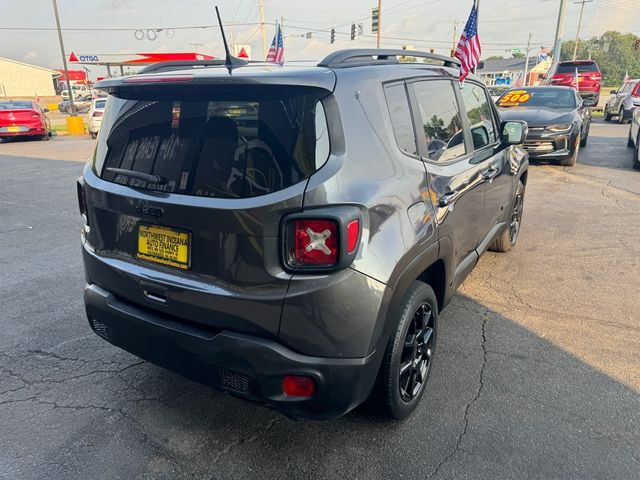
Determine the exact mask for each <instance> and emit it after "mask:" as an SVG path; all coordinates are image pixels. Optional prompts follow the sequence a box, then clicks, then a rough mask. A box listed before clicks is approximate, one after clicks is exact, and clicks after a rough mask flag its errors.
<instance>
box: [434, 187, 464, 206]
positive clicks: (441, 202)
mask: <svg viewBox="0 0 640 480" xmlns="http://www.w3.org/2000/svg"><path fill="white" fill-rule="evenodd" d="M459 196H460V192H455V191H454V192H447V193H445V194H444V195H442V196H441V197H440V198H439V199H438V206H439V207H440V208H444V207H448V206H449V205H451V204H452V203H453V202H455V201H456V200H457V199H458V197H459Z"/></svg>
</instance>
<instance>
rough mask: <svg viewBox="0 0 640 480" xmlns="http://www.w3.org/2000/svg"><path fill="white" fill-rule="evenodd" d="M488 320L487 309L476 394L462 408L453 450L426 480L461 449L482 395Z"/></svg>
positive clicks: (483, 320)
mask: <svg viewBox="0 0 640 480" xmlns="http://www.w3.org/2000/svg"><path fill="white" fill-rule="evenodd" d="M488 320H489V309H486V310H485V312H484V313H483V314H482V329H481V333H482V341H481V343H480V346H481V347H482V365H481V366H480V375H479V381H478V389H477V390H476V394H475V395H474V397H473V398H472V399H471V400H470V401H469V403H467V405H466V406H465V408H464V416H463V426H462V430H461V431H460V433H459V434H458V437H457V438H456V444H455V446H454V447H453V449H452V450H451V451H450V452H449V453H448V454H447V455H446V456H445V457H444V458H443V459H442V460H440V462H438V464H437V465H436V467H435V468H434V469H433V471H432V472H431V473H429V475H427V478H431V477H433V476H436V475H437V474H438V473H439V472H440V469H441V468H442V467H443V466H444V465H445V464H446V463H447V462H448V461H449V460H451V459H452V458H453V457H454V456H455V455H456V453H458V451H459V450H460V449H461V448H462V442H463V440H464V438H465V436H466V435H467V430H468V428H469V412H470V410H471V407H472V406H473V404H474V403H476V402H477V401H478V399H479V398H480V395H481V394H482V389H483V388H484V370H485V367H486V365H487V345H486V343H487V335H486V326H487V321H488Z"/></svg>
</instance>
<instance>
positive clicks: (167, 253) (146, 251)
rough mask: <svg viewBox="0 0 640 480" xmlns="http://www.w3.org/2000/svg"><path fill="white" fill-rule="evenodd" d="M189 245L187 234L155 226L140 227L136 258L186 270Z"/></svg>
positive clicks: (189, 238) (189, 240)
mask: <svg viewBox="0 0 640 480" xmlns="http://www.w3.org/2000/svg"><path fill="white" fill-rule="evenodd" d="M190 244H191V237H190V235H189V233H188V232H180V231H177V230H173V229H171V228H167V227H160V226H157V225H140V226H139V227H138V252H137V255H136V256H137V257H138V258H140V259H142V260H148V261H150V262H156V263H161V264H163V265H169V266H171V267H177V268H182V269H184V270H186V269H187V268H189V260H190V258H189V250H190Z"/></svg>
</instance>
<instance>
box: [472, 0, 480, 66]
mask: <svg viewBox="0 0 640 480" xmlns="http://www.w3.org/2000/svg"><path fill="white" fill-rule="evenodd" d="M473 3H474V5H475V6H476V35H478V28H479V27H480V0H473ZM477 69H478V65H476V66H474V67H473V74H474V75H475V74H476V70H477Z"/></svg>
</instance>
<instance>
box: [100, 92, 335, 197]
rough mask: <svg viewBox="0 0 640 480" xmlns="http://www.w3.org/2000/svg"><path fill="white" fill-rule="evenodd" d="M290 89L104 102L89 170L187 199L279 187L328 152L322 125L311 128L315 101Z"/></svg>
mask: <svg viewBox="0 0 640 480" xmlns="http://www.w3.org/2000/svg"><path fill="white" fill-rule="evenodd" d="M290 90H294V91H293V92H290V93H288V94H278V95H274V94H273V93H270V94H263V95H259V94H256V95H254V96H253V97H247V93H246V92H245V93H244V94H242V95H237V96H236V98H234V95H232V94H229V95H221V94H218V95H217V96H216V97H215V98H208V99H207V98H204V99H201V98H199V97H201V96H202V95H199V96H194V95H188V96H184V95H183V96H179V95H168V94H162V95H158V96H157V98H149V97H150V96H151V97H153V95H150V94H146V95H145V97H144V99H143V100H136V99H128V100H125V99H119V98H113V97H110V99H109V102H108V104H107V112H105V115H104V117H103V127H102V128H103V132H105V133H107V132H108V134H105V135H102V134H101V135H100V137H99V139H100V140H99V145H98V148H97V150H96V159H95V169H96V171H97V172H98V173H99V174H100V175H101V177H102V178H103V179H104V180H107V181H110V182H114V183H120V184H123V185H128V186H131V187H136V188H142V189H147V190H158V191H164V192H174V193H181V194H186V195H196V196H205V197H219V198H246V197H255V196H259V195H264V194H267V193H271V192H275V191H278V190H281V189H284V188H286V187H288V186H291V185H293V184H296V183H298V182H300V181H302V180H304V179H305V178H307V177H308V176H309V175H311V174H312V173H313V172H314V171H315V170H316V168H317V167H316V166H317V165H318V166H319V165H322V163H324V161H325V160H326V157H325V158H323V159H317V158H316V154H320V155H324V156H328V150H329V147H328V145H329V144H328V142H329V139H328V133H327V126H326V123H325V124H324V125H316V123H317V122H318V121H320V122H326V120H325V116H324V112H322V113H321V114H318V109H322V103H321V102H320V101H319V98H318V97H317V96H315V95H311V94H298V95H296V94H295V89H290ZM105 124H106V125H105ZM317 140H318V141H319V143H320V144H319V145H316V143H317ZM100 143H102V144H100ZM318 147H319V148H318ZM136 173H139V174H142V175H136ZM145 174H146V175H147V176H145ZM150 178H155V180H150Z"/></svg>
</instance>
